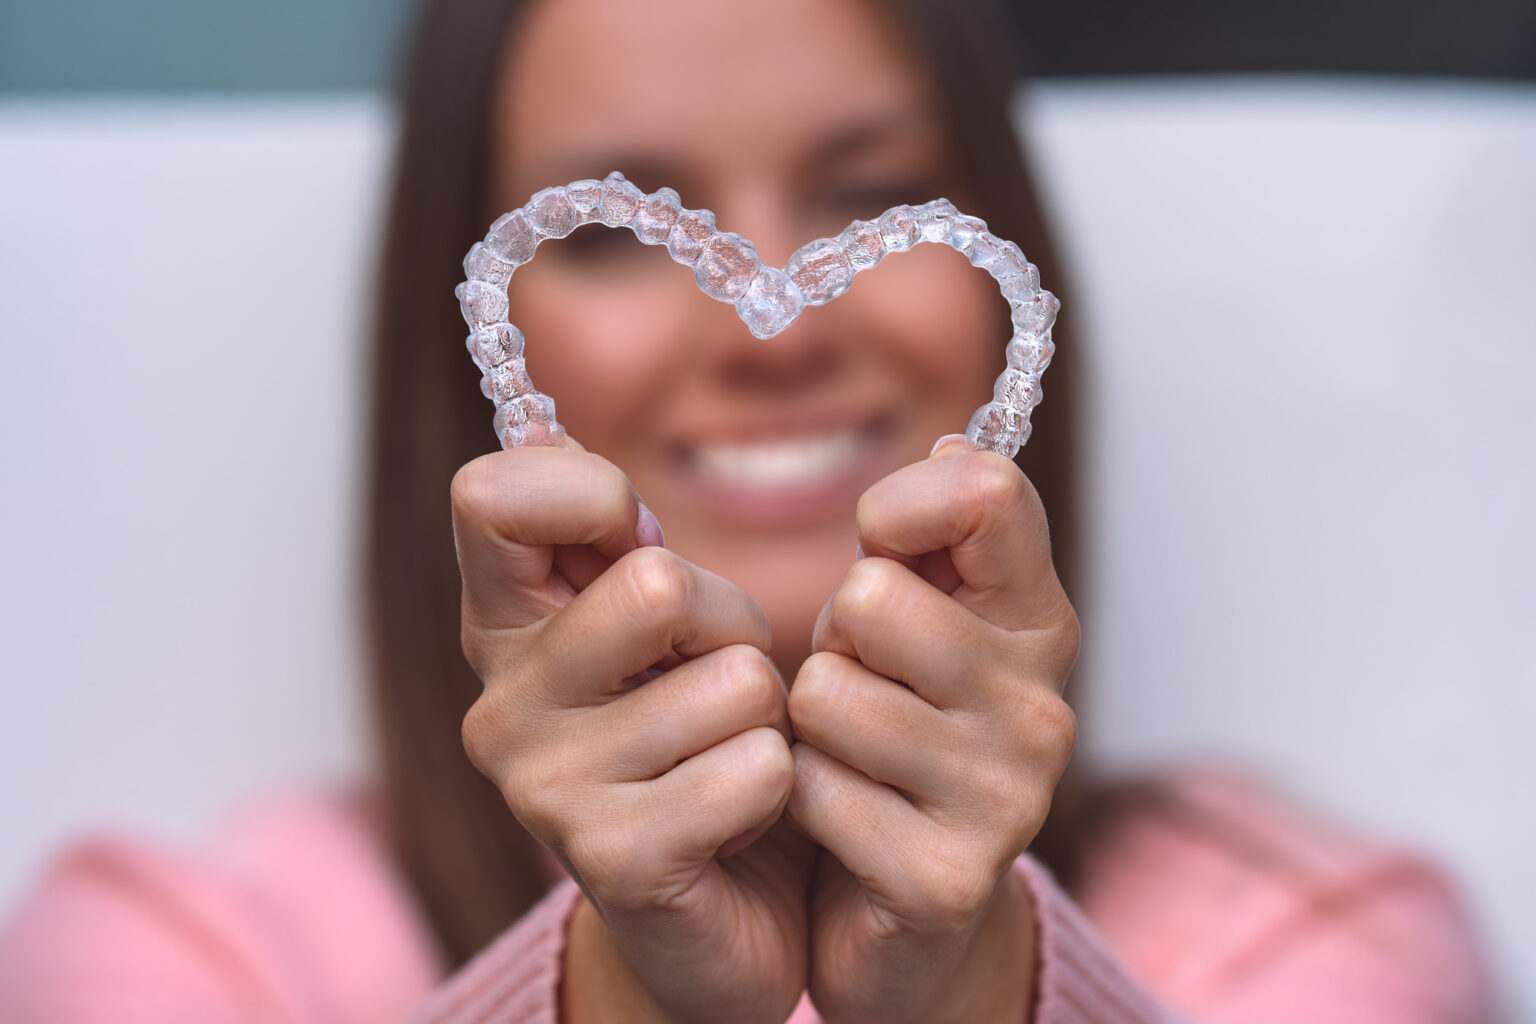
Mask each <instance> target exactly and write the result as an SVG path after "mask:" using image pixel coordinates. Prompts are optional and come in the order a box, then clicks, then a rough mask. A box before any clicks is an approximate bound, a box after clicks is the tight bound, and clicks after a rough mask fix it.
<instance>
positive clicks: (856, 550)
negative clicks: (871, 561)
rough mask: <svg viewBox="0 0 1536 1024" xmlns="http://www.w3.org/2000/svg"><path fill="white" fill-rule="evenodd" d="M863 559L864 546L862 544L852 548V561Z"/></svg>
mask: <svg viewBox="0 0 1536 1024" xmlns="http://www.w3.org/2000/svg"><path fill="white" fill-rule="evenodd" d="M863 557H864V544H863V543H862V542H860V543H858V544H855V545H854V546H853V560H854V561H855V562H857V561H859V560H860V559H862V558H863Z"/></svg>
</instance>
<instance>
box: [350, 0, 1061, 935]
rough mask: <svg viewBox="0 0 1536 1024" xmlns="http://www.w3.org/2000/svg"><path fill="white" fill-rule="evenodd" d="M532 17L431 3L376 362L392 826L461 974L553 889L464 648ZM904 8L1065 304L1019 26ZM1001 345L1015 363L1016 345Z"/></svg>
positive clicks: (958, 146) (383, 287)
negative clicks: (522, 62) (492, 277)
mask: <svg viewBox="0 0 1536 1024" xmlns="http://www.w3.org/2000/svg"><path fill="white" fill-rule="evenodd" d="M522 6H523V5H522V4H521V3H518V2H514V0H428V2H427V3H426V4H425V6H424V8H423V10H422V12H421V15H420V19H419V22H418V24H417V26H416V31H415V34H414V37H413V43H412V46H411V49H410V51H409V54H408V56H407V60H406V64H405V69H404V70H405V75H404V79H403V83H402V94H401V101H402V102H401V106H402V114H403V120H402V125H401V132H400V136H399V142H398V153H397V156H396V163H395V176H394V181H393V187H392V192H391V198H390V203H389V207H388V223H387V228H386V233H385V240H384V249H383V257H382V266H381V268H380V269H381V273H380V278H379V293H378V300H377V305H376V310H375V317H376V320H375V324H374V339H373V341H374V344H373V351H372V353H371V359H370V362H371V366H372V372H373V381H372V412H371V431H370V435H369V436H370V437H371V439H372V445H373V447H372V452H371V455H370V463H369V471H370V482H369V501H370V503H369V521H368V536H367V548H366V556H365V557H366V570H365V571H366V579H365V584H366V606H367V616H368V627H369V643H370V648H371V655H372V673H373V682H374V696H375V701H374V708H375V715H376V728H377V735H378V738H379V739H378V742H379V744H380V755H381V763H382V772H383V777H382V784H383V796H384V806H385V810H386V822H387V828H388V830H389V840H390V843H391V846H392V848H393V852H394V854H395V856H396V858H397V859H398V861H399V863H400V864H401V865H402V867H403V869H404V871H405V873H406V875H407V877H408V879H409V881H410V883H411V885H412V886H413V888H414V890H415V894H416V895H417V897H418V898H419V901H420V903H421V905H422V907H423V909H424V911H425V914H426V918H427V920H428V921H429V923H430V924H431V926H432V928H433V929H434V931H435V933H436V935H437V937H438V939H439V942H440V944H441V947H442V950H443V953H444V955H445V957H446V959H447V960H448V962H449V963H450V964H451V965H458V964H462V963H463V962H464V961H466V960H467V959H469V958H470V957H471V956H473V955H474V954H475V953H476V952H478V951H479V950H480V949H481V948H482V947H484V946H485V945H486V944H488V943H489V942H490V941H491V940H492V939H493V938H494V937H495V936H496V935H497V934H499V933H500V932H501V931H503V930H504V929H505V928H506V927H507V926H508V925H510V924H511V923H512V922H513V921H515V920H516V919H517V918H518V917H519V916H521V915H522V914H523V913H524V912H525V911H526V910H527V909H528V908H529V907H530V906H531V905H532V904H533V903H534V902H536V901H537V899H538V898H539V897H540V896H541V895H542V893H543V891H544V889H545V883H544V877H545V875H544V872H543V870H542V867H541V866H542V863H543V860H542V858H541V856H540V854H539V851H538V850H537V849H536V847H535V845H534V843H533V841H532V839H531V838H530V837H529V836H528V835H527V833H526V832H524V830H523V829H522V827H521V826H520V825H519V824H518V823H517V821H516V820H515V819H514V818H513V817H512V814H511V813H510V811H508V810H507V807H506V804H505V803H504V801H503V800H502V797H501V794H500V793H499V792H498V791H497V789H496V788H495V787H494V786H493V785H492V784H491V783H490V782H488V781H487V780H486V779H485V778H483V777H482V776H481V775H480V774H479V773H478V772H477V771H476V770H475V769H474V768H473V767H472V766H471V765H470V762H469V759H468V758H467V757H466V755H465V753H464V750H463V747H462V741H461V739H460V726H461V723H462V721H463V718H464V715H465V713H466V712H467V711H468V710H469V707H470V705H471V704H473V703H474V701H475V699H476V697H477V696H478V695H479V693H480V690H481V684H480V682H479V680H478V679H476V678H475V676H474V674H473V673H472V672H471V671H470V669H469V667H468V665H467V664H466V663H465V660H464V657H463V654H462V652H461V650H460V646H459V625H460V624H459V601H460V578H459V572H458V564H457V561H456V559H455V553H454V546H453V535H452V525H451V522H450V516H449V507H448V490H449V483H450V481H451V480H452V477H453V474H454V472H455V471H456V470H457V469H458V467H459V466H461V465H462V464H464V463H465V462H468V461H470V460H471V459H473V458H475V457H476V456H478V455H481V454H484V453H485V452H486V451H488V450H490V449H492V448H494V446H495V442H494V436H493V433H492V431H491V427H490V415H489V410H488V407H487V405H486V403H485V402H483V401H481V400H480V397H479V395H478V393H477V377H478V372H477V371H476V370H475V369H474V366H473V364H472V363H471V362H470V360H469V359H468V358H467V357H466V356H465V354H464V346H463V334H464V329H463V327H462V326H461V325H460V323H459V318H458V313H457V310H456V308H455V304H454V301H453V299H452V293H453V288H454V285H455V284H457V283H458V281H459V280H461V278H462V276H463V275H462V269H461V266H460V261H461V259H462V258H463V255H464V253H465V251H466V250H467V249H468V247H469V245H470V244H471V243H472V242H473V241H475V240H476V239H477V238H479V237H480V236H481V235H482V234H483V233H484V232H485V229H486V226H487V225H486V223H485V218H486V210H487V204H488V202H489V195H490V185H491V181H490V167H491V162H492V161H491V158H490V146H491V140H492V137H493V130H492V102H493V97H494V94H495V88H494V83H495V82H496V80H497V76H498V72H499V70H500V67H499V65H500V61H501V58H502V55H503V54H504V53H505V52H506V51H507V48H508V40H509V38H510V37H511V34H512V33H513V32H515V31H516V30H517V26H518V21H519V14H520V10H521V8H522ZM887 6H888V9H889V12H890V14H891V16H892V17H893V19H894V21H895V22H896V23H897V25H898V27H899V28H901V29H902V30H904V35H905V38H906V40H907V42H908V43H909V45H910V46H911V48H912V51H913V53H914V54H916V55H917V56H918V57H919V59H920V60H921V61H922V63H923V65H924V66H925V67H926V69H927V72H928V75H929V81H930V83H931V86H932V88H933V90H934V92H935V95H936V97H937V99H938V109H939V110H940V112H941V115H942V117H943V120H944V124H945V128H946V130H947V131H948V133H949V135H950V138H949V144H950V145H951V147H952V152H954V153H955V154H957V155H958V157H959V159H958V160H957V161H956V163H957V166H958V168H959V170H960V172H961V173H962V174H963V175H965V176H966V177H967V178H968V179H969V180H968V182H967V184H968V185H969V194H971V195H973V196H976V197H977V199H978V201H979V202H978V206H977V208H976V209H975V210H967V211H966V212H968V213H976V214H978V215H979V216H981V217H983V218H984V219H985V220H987V221H988V223H989V224H990V225H991V227H992V228H993V230H994V231H996V232H997V233H998V234H999V235H1001V236H1002V237H1005V238H1012V239H1015V240H1017V241H1018V242H1019V243H1020V245H1022V246H1023V248H1024V250H1025V252H1026V253H1027V254H1028V255H1029V257H1030V259H1031V260H1033V261H1034V262H1035V263H1036V264H1038V265H1039V266H1040V267H1041V270H1042V276H1043V277H1044V278H1045V280H1046V282H1047V283H1048V285H1049V286H1050V287H1052V288H1053V290H1055V291H1056V292H1057V293H1058V294H1060V293H1062V292H1063V291H1064V290H1066V289H1064V288H1063V287H1062V269H1061V266H1060V263H1059V262H1058V260H1057V258H1056V253H1055V251H1054V247H1053V245H1052V240H1051V236H1050V234H1049V232H1048V230H1047V226H1046V221H1045V217H1044V214H1043V211H1042V209H1041V206H1040V203H1039V200H1038V198H1037V196H1036V194H1035V191H1034V188H1033V186H1032V184H1031V178H1030V175H1029V173H1028V170H1027V168H1026V166H1025V163H1024V161H1023V158H1022V156H1021V153H1020V151H1019V148H1018V144H1017V142H1016V138H1015V135H1014V131H1013V124H1012V119H1011V117H1010V99H1011V96H1012V93H1013V89H1014V86H1015V83H1016V81H1017V76H1016V74H1015V71H1014V68H1013V66H1012V64H1011V63H1010V57H1009V54H1008V53H1007V50H1006V47H1005V45H1004V39H1005V35H1004V33H1003V31H1002V25H1001V24H1000V23H997V22H996V21H994V20H993V19H992V18H991V17H990V15H989V12H988V11H987V10H986V9H985V8H984V7H983V5H982V4H981V3H980V2H977V3H974V4H943V5H939V4H933V3H931V2H925V0H892V2H891V3H889V4H888V5H887ZM921 198H931V197H921ZM1067 301H1068V303H1069V305H1068V307H1067V308H1068V309H1069V310H1070V308H1071V307H1070V295H1068V296H1067ZM1057 339H1058V351H1057V356H1056V359H1055V361H1054V363H1053V364H1052V367H1051V370H1050V372H1049V373H1048V374H1047V376H1046V380H1047V389H1048V392H1049V398H1048V400H1047V401H1046V402H1045V403H1044V404H1043V405H1041V406H1040V408H1038V409H1037V410H1036V411H1035V417H1034V423H1035V433H1034V439H1033V440H1032V441H1031V442H1030V444H1029V445H1028V446H1027V447H1026V449H1025V450H1024V452H1023V453H1021V455H1020V460H1019V461H1020V465H1021V466H1022V467H1023V468H1024V470H1025V472H1026V473H1027V474H1028V475H1029V477H1030V479H1031V480H1032V481H1033V483H1034V485H1035V487H1036V488H1037V489H1038V490H1039V492H1040V495H1041V498H1042V500H1043V501H1044V504H1045V507H1046V509H1047V510H1048V514H1049V516H1050V519H1051V529H1052V539H1053V546H1054V548H1055V556H1056V565H1057V568H1058V571H1059V572H1060V573H1061V575H1062V579H1063V582H1064V583H1065V584H1066V585H1067V587H1068V593H1071V581H1072V577H1073V575H1074V572H1073V570H1074V568H1075V557H1074V556H1075V550H1076V549H1075V544H1076V529H1075V527H1076V515H1077V486H1076V475H1075V466H1076V460H1075V459H1074V458H1073V453H1072V448H1071V445H1072V441H1073V437H1074V436H1075V434H1076V430H1075V425H1074V423H1073V413H1074V403H1073V397H1074V384H1073V373H1072V364H1073V352H1072V345H1071V343H1070V340H1069V339H1067V338H1066V337H1065V336H1064V333H1063V331H1062V330H1060V329H1058V331H1057ZM998 348H999V363H1000V362H1001V348H1002V337H1001V336H1000V337H999V344H998ZM1069 777H1070V773H1069ZM1072 791H1073V786H1072V784H1071V783H1070V782H1068V783H1066V784H1064V785H1063V787H1061V788H1060V789H1059V790H1058V798H1057V805H1056V811H1054V812H1053V814H1052V817H1051V820H1050V822H1048V824H1047V827H1046V830H1045V831H1044V832H1042V834H1041V835H1040V837H1039V838H1037V840H1036V842H1035V844H1034V846H1033V847H1032V849H1033V850H1034V852H1035V853H1036V854H1037V856H1040V857H1041V858H1042V859H1044V860H1045V861H1047V863H1050V864H1051V865H1052V866H1053V867H1054V868H1055V869H1056V870H1057V872H1058V874H1059V875H1061V876H1062V877H1064V878H1065V877H1068V875H1069V869H1070V867H1071V863H1072V858H1071V855H1070V848H1071V845H1072V844H1071V838H1072V834H1073V833H1074V832H1075V831H1076V829H1075V826H1074V823H1073V818H1072V816H1071V814H1070V813H1069V810H1070V804H1071V799H1070V794H1071V793H1072Z"/></svg>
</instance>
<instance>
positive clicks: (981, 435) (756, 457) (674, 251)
mask: <svg viewBox="0 0 1536 1024" xmlns="http://www.w3.org/2000/svg"><path fill="white" fill-rule="evenodd" d="M583 224H600V225H604V226H607V227H610V228H629V229H630V230H631V231H633V232H634V233H635V237H636V238H638V239H640V241H642V242H644V243H645V244H646V245H664V246H666V248H667V252H668V253H669V254H671V256H672V258H673V259H674V260H676V261H677V262H679V263H682V264H684V265H685V266H688V267H691V268H693V271H694V280H695V282H696V283H697V284H698V286H699V290H700V291H702V292H704V294H706V295H708V296H709V297H710V298H712V299H716V300H718V301H720V302H729V303H732V304H733V305H735V307H736V315H737V316H739V317H741V319H742V322H743V323H745V324H746V325H747V329H748V330H749V331H751V332H752V334H753V336H755V337H758V338H762V339H765V340H766V339H769V338H772V337H773V336H774V335H776V334H778V333H779V332H780V331H782V330H784V329H785V328H786V327H788V326H789V325H790V324H792V323H794V322H795V320H796V319H798V318H799V316H800V314H801V313H802V312H804V310H805V307H806V306H820V305H824V304H825V303H828V302H831V301H832V300H833V299H836V298H837V297H838V296H839V295H841V294H843V292H845V291H847V290H848V289H849V288H850V287H851V286H852V284H853V280H854V278H855V277H856V276H857V275H858V274H859V273H860V272H861V271H864V270H868V269H869V268H871V267H873V266H875V265H877V264H878V263H879V262H880V261H881V260H882V259H883V258H884V257H885V256H886V255H888V254H890V253H898V252H905V251H906V250H908V249H910V248H912V247H913V246H914V245H917V244H920V243H923V242H940V243H943V244H945V245H948V246H950V247H951V248H953V249H955V250H956V251H958V252H960V253H962V254H964V255H965V257H966V258H967V259H969V260H970V261H971V263H972V264H973V265H975V266H976V267H979V268H981V269H984V270H985V271H986V272H987V273H988V274H990V275H991V276H992V278H993V279H994V280H995V281H996V282H997V287H998V291H999V292H1001V293H1002V296H1003V298H1004V299H1006V300H1007V301H1008V306H1009V309H1010V311H1011V316H1010V319H1011V321H1012V324H1013V336H1012V337H1011V338H1010V339H1009V340H1008V342H1007V348H1006V350H1005V356H1004V357H1005V360H1006V365H1005V366H1004V367H1003V372H1002V373H1001V374H999V375H998V378H997V382H996V384H995V385H994V388H993V396H992V401H990V402H988V403H987V404H985V405H983V406H982V407H981V408H980V409H978V410H976V414H975V415H974V416H972V417H971V422H970V424H969V426H968V427H967V428H966V432H965V436H966V439H967V440H968V441H969V442H970V445H971V446H972V447H973V448H977V449H982V450H986V451H994V452H998V453H999V454H1001V455H1004V456H1006V457H1007V458H1010V459H1011V458H1013V456H1014V455H1016V454H1018V451H1019V448H1020V447H1021V446H1023V445H1024V443H1025V442H1026V441H1028V440H1029V434H1030V424H1029V417H1030V413H1031V412H1032V411H1033V409H1034V407H1035V406H1036V405H1038V404H1039V403H1040V400H1041V398H1042V397H1043V392H1042V390H1041V387H1040V375H1041V374H1042V373H1044V372H1045V368H1046V367H1047V366H1049V365H1050V362H1051V356H1052V355H1054V354H1055V351H1056V346H1055V344H1054V343H1053V342H1052V341H1051V327H1052V325H1054V324H1055V322H1056V312H1057V310H1058V309H1059V308H1060V305H1061V304H1060V303H1059V302H1058V301H1057V299H1056V296H1054V295H1052V294H1051V293H1050V292H1048V291H1042V290H1041V288H1040V272H1039V271H1038V270H1037V269H1036V268H1035V265H1034V264H1032V263H1030V262H1029V261H1028V260H1027V259H1026V258H1025V256H1024V253H1023V251H1022V250H1020V249H1019V247H1018V246H1017V245H1015V244H1014V243H1013V242H1010V241H1007V240H1006V239H1002V238H998V237H997V236H996V235H994V234H992V233H991V232H990V231H988V230H987V225H986V222H985V221H983V220H981V219H980V218H977V217H970V216H967V215H965V214H963V213H961V212H960V211H959V210H957V209H955V207H954V205H953V204H952V203H951V202H950V201H949V200H947V199H935V200H933V201H932V202H928V203H924V204H922V205H921V206H893V207H892V208H891V209H889V210H887V211H885V212H884V213H882V214H881V215H880V216H879V217H877V218H875V219H874V220H870V221H861V220H856V221H854V222H853V223H852V224H849V225H848V227H847V228H846V229H844V230H843V232H842V234H840V235H839V236H838V237H837V238H818V239H816V240H815V241H812V242H808V243H806V244H805V245H803V246H801V247H800V248H799V249H797V250H796V251H795V253H794V255H792V256H791V257H790V258H789V261H788V262H787V263H786V264H785V265H784V267H783V268H782V269H781V268H778V267H766V266H764V265H763V263H762V261H761V260H760V259H758V256H757V249H756V247H755V246H754V245H753V244H752V243H751V242H750V241H749V240H747V239H745V238H742V237H741V236H740V235H737V234H733V233H731V232H728V231H719V230H718V229H716V227H715V215H714V214H713V213H711V212H710V211H709V210H689V209H686V208H685V207H683V205H682V201H681V199H680V197H679V196H678V194H677V193H676V192H675V191H673V190H672V189H670V188H662V189H658V190H656V191H655V192H652V193H651V194H650V195H646V194H645V193H643V192H641V191H640V190H639V189H638V188H636V187H635V186H634V185H633V184H631V183H630V182H629V181H628V180H627V179H625V177H624V175H622V174H620V173H619V172H618V171H614V172H613V173H612V174H610V175H608V177H606V178H604V179H603V180H602V181H600V182H599V181H596V180H595V179H591V178H587V179H583V180H581V181H573V182H571V183H570V184H568V185H556V186H554V187H552V188H546V189H541V190H540V191H538V192H537V193H535V194H534V195H533V197H532V198H530V199H529V200H528V202H527V203H526V204H525V205H524V206H523V207H522V208H521V209H518V210H513V211H511V212H509V213H506V214H504V215H502V216H501V217H499V218H497V220H496V222H495V223H494V224H492V225H491V229H490V231H489V232H488V233H487V234H486V236H485V240H484V241H482V242H476V243H475V244H474V246H472V247H471V248H470V250H469V255H468V256H466V257H465V258H464V274H465V281H464V283H463V284H460V285H459V286H458V287H457V288H455V289H454V295H455V296H457V297H458V300H459V308H460V310H461V312H463V314H464V319H465V321H466V322H467V323H468V324H469V328H470V332H471V333H470V336H469V338H468V340H467V343H466V344H467V347H468V349H469V352H470V355H471V357H472V358H473V359H474V360H475V365H477V366H479V367H480V369H481V372H482V374H483V379H482V380H481V383H480V389H481V391H482V392H484V393H485V394H486V395H487V396H488V397H489V398H490V399H491V401H493V402H494V403H495V404H496V414H495V416H494V417H493V426H494V428H495V430H496V436H497V437H498V439H500V441H501V445H502V447H503V448H514V447H518V446H521V445H540V444H542V445H555V446H559V445H563V444H564V443H565V428H564V427H562V426H561V425H560V422H559V421H558V420H557V419H556V418H555V403H554V400H553V399H551V398H550V397H549V396H548V395H545V394H543V393H542V392H540V391H539V390H538V389H537V388H535V387H534V386H533V381H532V380H531V379H530V378H529V377H528V371H527V369H526V368H525V367H524V365H523V359H522V355H523V336H522V333H521V332H520V331H518V329H517V328H516V327H513V326H512V325H511V324H510V323H508V322H507V319H506V317H507V290H506V289H507V282H508V281H510V280H511V278H512V275H513V274H514V273H515V272H516V270H517V268H518V267H520V266H522V265H523V264H524V263H527V262H528V261H529V260H531V259H533V256H534V251H535V250H536V249H537V248H538V246H539V245H541V244H542V243H543V242H545V241H547V240H549V239H560V238H564V237H565V236H566V235H568V234H570V233H571V232H572V231H574V230H575V229H576V228H578V227H580V226H581V225H583ZM801 454H804V453H801ZM712 457H713V458H714V459H715V460H716V468H717V469H718V470H719V472H721V473H722V474H727V475H730V474H734V475H744V476H750V477H752V478H754V479H758V480H763V479H771V478H774V477H775V476H778V475H792V474H791V470H794V469H795V468H796V465H798V463H795V461H794V460H795V459H796V458H800V456H799V455H796V454H795V453H793V452H789V451H783V452H778V451H759V452H751V451H744V452H736V453H723V452H722V453H716V454H715V455H714V456H712ZM775 460H778V461H775ZM801 461H804V460H803V459H802V460H801ZM801 468H803V467H801ZM797 471H798V470H797Z"/></svg>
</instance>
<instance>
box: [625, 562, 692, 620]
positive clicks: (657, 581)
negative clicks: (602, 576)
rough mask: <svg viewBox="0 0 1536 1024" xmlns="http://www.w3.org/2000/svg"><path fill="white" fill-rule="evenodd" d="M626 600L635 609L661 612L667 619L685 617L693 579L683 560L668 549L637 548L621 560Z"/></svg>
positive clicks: (656, 613) (655, 612)
mask: <svg viewBox="0 0 1536 1024" xmlns="http://www.w3.org/2000/svg"><path fill="white" fill-rule="evenodd" d="M618 564H619V565H620V566H622V567H623V569H622V572H621V574H620V578H619V584H620V589H621V592H622V594H623V599H624V600H625V601H627V602H629V604H630V607H631V610H634V611H644V612H649V613H651V614H654V615H659V616H661V617H662V618H663V619H665V620H667V621H673V620H676V619H679V618H681V617H682V615H683V613H684V610H685V609H686V607H687V604H688V595H689V590H690V588H691V586H692V581H691V580H690V579H689V577H688V570H687V567H686V566H684V565H683V563H682V560H681V559H679V558H678V557H677V556H676V555H675V554H673V553H672V552H671V551H669V550H667V549H666V548H655V547H645V548H636V549H635V550H634V551H631V552H630V553H629V554H627V555H625V556H624V557H623V558H621V559H620V560H619V562H618Z"/></svg>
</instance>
